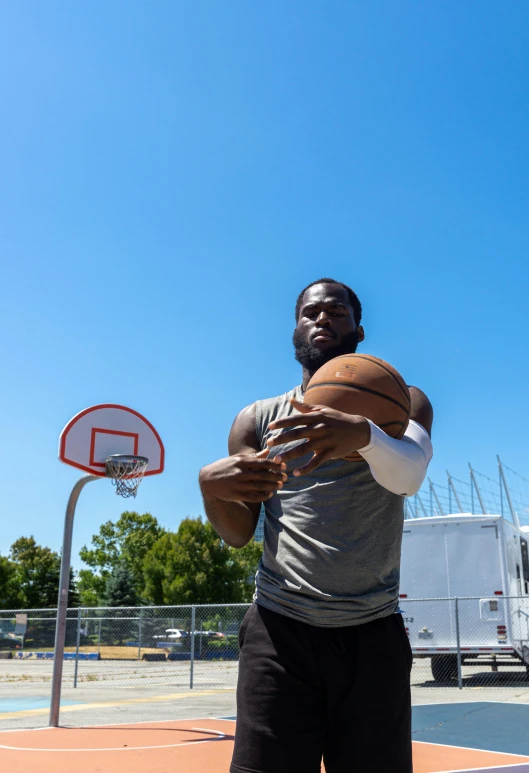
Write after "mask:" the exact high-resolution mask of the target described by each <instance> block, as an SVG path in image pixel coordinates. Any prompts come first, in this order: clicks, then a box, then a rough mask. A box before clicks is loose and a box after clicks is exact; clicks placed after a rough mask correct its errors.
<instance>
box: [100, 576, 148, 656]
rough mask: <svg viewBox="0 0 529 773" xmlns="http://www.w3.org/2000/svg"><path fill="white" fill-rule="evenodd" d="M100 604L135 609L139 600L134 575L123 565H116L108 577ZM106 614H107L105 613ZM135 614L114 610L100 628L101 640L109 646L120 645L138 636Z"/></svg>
mask: <svg viewBox="0 0 529 773" xmlns="http://www.w3.org/2000/svg"><path fill="white" fill-rule="evenodd" d="M102 603H103V604H104V606H107V607H136V606H138V605H139V598H138V595H137V593H136V581H135V579H134V575H133V574H132V572H131V571H130V569H129V567H128V566H127V565H126V564H125V563H121V564H118V565H117V566H116V567H115V569H114V570H113V572H112V574H110V575H109V577H108V579H107V582H106V587H105V593H104V596H103V598H102ZM105 614H107V613H105ZM135 617H136V613H135V612H134V611H133V610H130V609H116V610H115V611H114V613H113V618H112V619H111V620H109V619H107V620H105V623H104V625H103V626H102V633H101V635H102V638H103V641H106V642H107V643H108V644H109V645H112V644H119V645H122V644H123V642H124V641H125V640H126V639H130V638H132V637H136V638H137V636H138V622H137V620H136V619H133V618H135Z"/></svg>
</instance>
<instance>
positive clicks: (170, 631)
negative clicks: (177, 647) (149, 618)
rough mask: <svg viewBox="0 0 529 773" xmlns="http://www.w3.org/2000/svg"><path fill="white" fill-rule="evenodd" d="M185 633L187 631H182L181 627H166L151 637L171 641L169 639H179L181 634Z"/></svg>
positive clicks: (184, 634)
mask: <svg viewBox="0 0 529 773" xmlns="http://www.w3.org/2000/svg"><path fill="white" fill-rule="evenodd" d="M187 635H188V634H187V631H183V630H182V629H181V628H166V629H165V633H159V634H155V635H154V636H153V637H152V638H153V639H163V640H164V641H171V639H181V638H182V637H183V636H187Z"/></svg>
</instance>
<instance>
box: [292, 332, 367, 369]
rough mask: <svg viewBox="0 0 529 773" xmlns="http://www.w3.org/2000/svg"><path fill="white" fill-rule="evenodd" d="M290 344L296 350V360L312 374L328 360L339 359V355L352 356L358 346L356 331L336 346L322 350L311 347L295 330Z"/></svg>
mask: <svg viewBox="0 0 529 773" xmlns="http://www.w3.org/2000/svg"><path fill="white" fill-rule="evenodd" d="M292 342H293V344H294V349H295V350H296V351H295V354H296V360H297V361H298V362H299V363H300V364H301V365H303V367H304V368H307V370H308V371H310V372H311V373H314V372H315V371H317V370H318V368H321V366H322V365H325V363H326V362H329V360H333V359H334V358H335V357H339V356H340V354H354V353H355V352H356V349H357V346H358V330H355V331H353V332H352V333H349V334H348V335H346V336H344V337H343V338H342V341H341V343H339V344H337V346H332V347H331V346H329V347H327V348H326V349H324V350H322V349H317V348H316V347H315V346H313V345H312V344H311V343H310V341H308V340H307V339H305V338H304V337H303V335H302V333H300V331H299V330H298V329H297V328H296V329H295V330H294V335H293V336H292Z"/></svg>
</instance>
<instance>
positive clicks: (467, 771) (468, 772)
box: [438, 762, 529, 773]
mask: <svg viewBox="0 0 529 773" xmlns="http://www.w3.org/2000/svg"><path fill="white" fill-rule="evenodd" d="M522 765H523V763H522ZM522 765H520V763H519V762H515V763H514V764H513V765H499V766H498V765H492V767H486V768H460V769H459V770H439V771H438V773H476V771H481V770H492V771H500V773H501V771H502V770H509V768H518V770H520V768H522ZM524 768H525V770H527V771H529V763H528V764H527V765H525V766H524ZM522 769H523V768H522Z"/></svg>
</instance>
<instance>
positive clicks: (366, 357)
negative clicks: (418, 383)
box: [342, 353, 411, 403]
mask: <svg viewBox="0 0 529 773" xmlns="http://www.w3.org/2000/svg"><path fill="white" fill-rule="evenodd" d="M342 356H344V357H348V356H350V355H347V354H345V355H342ZM355 357H359V358H360V359H361V360H366V362H372V363H373V364H374V365H378V367H379V368H382V370H385V371H386V373H387V374H388V376H391V378H392V379H393V380H394V381H395V383H396V384H397V385H398V387H399V389H400V391H401V392H402V394H403V395H404V397H407V398H408V400H409V401H410V403H411V397H410V392H409V389H408V388H407V387H406V386H402V384H401V383H400V381H399V380H398V378H397V377H396V376H395V374H394V373H392V372H391V371H390V370H389V368H386V366H385V365H382V363H381V362H378V360H377V359H375V358H374V357H373V358H372V357H371V356H370V355H369V354H356V353H355Z"/></svg>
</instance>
